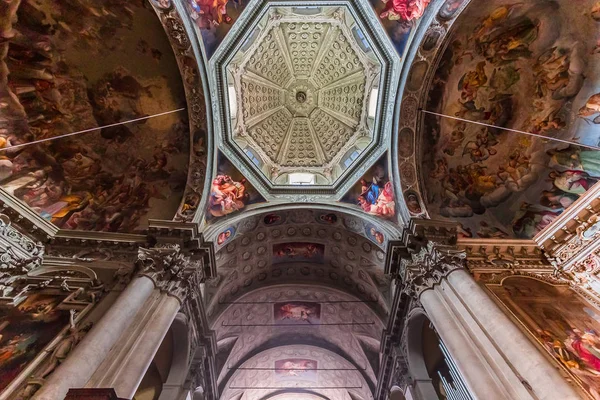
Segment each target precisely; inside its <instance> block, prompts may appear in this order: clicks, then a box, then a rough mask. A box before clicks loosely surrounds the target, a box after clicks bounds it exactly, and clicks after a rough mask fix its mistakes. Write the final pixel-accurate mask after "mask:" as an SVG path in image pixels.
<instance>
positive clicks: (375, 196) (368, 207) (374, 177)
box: [341, 154, 396, 242]
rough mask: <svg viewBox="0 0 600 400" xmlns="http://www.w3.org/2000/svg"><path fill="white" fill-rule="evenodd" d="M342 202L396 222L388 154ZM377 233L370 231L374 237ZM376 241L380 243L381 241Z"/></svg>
mask: <svg viewBox="0 0 600 400" xmlns="http://www.w3.org/2000/svg"><path fill="white" fill-rule="evenodd" d="M341 201H342V202H344V203H349V204H353V205H356V206H359V207H360V209H361V210H362V211H364V212H366V213H367V214H370V215H375V216H377V217H380V218H385V219H388V220H395V218H396V202H395V200H394V181H393V179H392V178H391V177H390V171H389V168H388V162H387V154H385V155H384V156H383V157H381V159H379V161H378V162H376V163H375V164H374V165H373V167H371V168H370V169H369V170H368V171H367V173H366V174H365V175H364V176H363V177H362V178H361V179H360V181H358V182H357V183H356V184H355V185H354V186H353V187H352V188H351V189H350V191H348V193H346V194H345V195H344V197H343V198H342V200H341ZM373 228H374V227H373ZM375 232H376V230H372V229H369V234H370V235H372V236H373V237H377V236H376V233H375ZM376 241H378V242H379V241H380V239H376Z"/></svg>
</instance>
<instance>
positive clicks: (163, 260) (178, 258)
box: [138, 244, 204, 303]
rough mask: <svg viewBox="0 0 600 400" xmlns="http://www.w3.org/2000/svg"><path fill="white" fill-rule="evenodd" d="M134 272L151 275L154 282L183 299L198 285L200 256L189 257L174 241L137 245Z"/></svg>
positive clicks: (202, 273)
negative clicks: (152, 245)
mask: <svg viewBox="0 0 600 400" xmlns="http://www.w3.org/2000/svg"><path fill="white" fill-rule="evenodd" d="M138 260H139V265H140V267H139V268H140V269H139V272H138V275H142V276H147V277H148V278H150V279H152V281H153V282H154V285H155V286H156V287H157V288H158V289H160V290H161V291H163V292H166V293H168V294H169V295H170V296H174V297H176V298H177V299H178V300H179V301H180V302H181V303H183V302H184V301H185V300H186V298H187V297H188V296H189V295H190V294H194V293H196V291H197V290H199V289H200V283H201V282H203V281H204V264H203V262H202V260H196V259H192V257H191V256H189V255H187V254H185V253H184V252H183V251H182V250H181V247H180V246H179V245H177V244H162V245H157V246H155V247H152V248H150V249H146V248H143V247H140V248H139V251H138Z"/></svg>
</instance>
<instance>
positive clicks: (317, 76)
mask: <svg viewBox="0 0 600 400" xmlns="http://www.w3.org/2000/svg"><path fill="white" fill-rule="evenodd" d="M274 12H275V13H283V12H284V10H280V9H277V10H274ZM277 15H281V17H280V18H273V19H271V20H270V21H269V22H270V23H269V24H268V26H267V27H265V28H264V33H261V34H260V38H258V39H256V41H255V43H254V44H253V45H252V46H251V48H250V49H249V50H248V51H247V52H245V53H242V52H240V53H241V54H237V55H236V56H235V57H234V60H233V61H232V62H231V63H229V64H228V67H227V69H228V72H229V73H230V74H231V79H230V80H229V82H228V85H229V86H230V87H231V86H233V88H234V90H235V93H236V103H237V104H239V109H238V110H237V113H236V114H235V115H232V119H233V120H234V121H233V123H234V124H235V125H234V138H233V139H234V141H235V142H236V143H237V144H238V145H239V146H240V147H242V148H244V147H249V148H251V149H252V150H255V151H256V152H257V153H258V154H259V155H260V156H261V159H262V160H264V161H265V164H267V165H266V167H267V168H268V169H269V171H270V172H271V179H276V178H277V177H279V176H280V175H281V174H283V173H285V172H297V171H311V172H312V171H314V172H317V173H320V174H323V177H324V178H326V179H327V181H328V182H331V180H333V178H335V176H334V175H332V174H334V169H335V166H336V165H337V164H339V163H340V161H341V157H343V156H344V154H345V153H346V152H348V150H349V149H351V148H354V147H355V146H356V143H357V141H358V140H359V139H362V140H361V142H362V143H361V144H360V146H361V147H362V145H363V144H365V145H368V144H369V143H371V141H372V135H373V134H372V130H371V129H370V128H369V126H368V118H369V101H370V97H371V96H375V97H376V96H377V91H376V89H377V86H378V77H379V73H380V72H381V65H380V64H379V63H378V62H377V60H376V59H373V58H369V57H368V56H367V55H366V53H365V51H364V50H363V49H361V48H360V47H359V45H358V43H357V42H356V39H355V38H354V37H353V36H352V31H351V29H350V28H349V27H348V26H345V25H344V24H342V23H341V21H340V19H341V15H340V13H339V12H338V14H335V13H334V14H333V15H328V14H324V15H323V17H320V18H315V17H314V16H312V17H311V18H310V19H307V18H306V16H302V15H297V14H292V13H289V14H288V13H286V14H277ZM363 46H364V45H363ZM373 89H375V92H373ZM231 101H232V100H231V99H230V102H231ZM230 112H231V111H230ZM371 118H372V117H371ZM361 151H362V150H361Z"/></svg>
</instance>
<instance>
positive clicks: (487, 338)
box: [401, 242, 580, 400]
mask: <svg viewBox="0 0 600 400" xmlns="http://www.w3.org/2000/svg"><path fill="white" fill-rule="evenodd" d="M465 259H466V256H465V254H464V252H461V251H457V250H456V249H454V248H452V247H451V246H444V245H440V244H436V243H434V242H429V243H427V246H426V247H423V248H422V249H421V251H420V252H419V253H415V254H412V255H411V259H410V260H407V259H405V260H403V261H402V266H401V273H402V274H403V275H404V276H403V282H404V287H403V290H404V291H405V292H406V293H407V294H409V295H411V296H413V297H414V298H416V299H418V300H420V302H421V304H422V306H423V308H424V309H425V311H426V313H427V316H428V317H429V319H430V320H431V322H432V324H433V325H434V327H435V329H436V332H437V333H438V335H439V336H440V338H441V340H442V342H443V343H444V344H445V346H446V348H447V349H448V352H449V353H450V355H451V357H452V361H453V362H454V364H455V365H456V367H457V369H458V371H459V372H460V375H461V378H462V380H463V381H464V383H465V385H466V387H467V388H468V389H469V391H470V392H471V393H472V394H473V395H474V396H475V397H476V398H478V399H479V398H480V399H507V400H508V399H510V400H513V399H515V400H516V399H528V400H529V399H531V400H533V399H536V400H552V399H556V400H559V399H560V400H571V399H573V400H575V399H579V398H580V396H578V395H577V393H576V391H575V389H574V388H573V387H571V386H570V385H569V384H568V382H566V380H565V379H564V378H563V377H562V376H561V375H560V374H559V373H558V371H557V369H556V367H554V366H553V365H552V363H551V361H550V360H549V359H548V358H546V357H544V355H543V354H542V353H541V352H540V351H539V350H538V349H537V348H536V347H535V346H534V345H533V343H531V342H530V341H529V339H528V338H527V337H526V336H525V334H524V333H523V332H522V331H521V330H520V329H519V328H518V327H517V326H516V325H515V324H514V323H513V322H512V321H511V320H510V319H509V318H508V317H507V316H506V315H505V314H504V313H503V312H502V311H501V310H500V309H499V308H498V306H497V305H496V304H495V303H494V302H493V300H492V299H491V298H490V297H489V296H488V294H487V293H486V292H485V291H484V290H483V289H482V288H481V287H480V286H479V285H478V284H477V283H476V282H475V281H474V279H473V278H472V277H471V275H470V274H469V273H468V272H467V271H466V269H465Z"/></svg>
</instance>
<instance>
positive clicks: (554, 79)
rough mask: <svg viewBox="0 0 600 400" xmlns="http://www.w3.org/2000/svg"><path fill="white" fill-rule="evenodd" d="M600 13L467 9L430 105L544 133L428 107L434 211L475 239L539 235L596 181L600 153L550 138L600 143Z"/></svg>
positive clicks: (590, 7)
mask: <svg viewBox="0 0 600 400" xmlns="http://www.w3.org/2000/svg"><path fill="white" fill-rule="evenodd" d="M456 5H457V7H458V6H460V5H459V4H458V2H456ZM597 9H598V2H597V0H582V1H580V2H578V4H577V7H572V4H571V3H568V2H558V1H552V0H534V1H527V2H512V3H507V2H503V1H500V0H492V1H487V2H484V3H481V2H473V3H472V4H471V5H470V6H469V7H467V9H466V11H464V12H463V13H462V14H461V15H460V16H459V18H458V20H457V22H456V25H457V26H458V27H459V28H458V29H457V30H456V31H455V33H453V34H452V36H451V37H450V38H447V40H448V41H449V43H451V44H450V46H448V48H447V52H446V54H445V56H444V57H442V59H441V60H442V61H441V64H440V65H439V66H438V70H437V72H436V76H435V79H434V85H433V87H432V88H431V90H430V91H429V93H430V101H429V103H428V104H427V106H426V108H427V109H428V110H431V111H436V112H439V113H442V114H446V115H450V116H452V117H455V116H456V117H460V118H464V119H467V120H472V121H477V122H481V123H485V124H490V125H495V126H500V127H506V128H511V129H517V130H521V131H525V132H530V133H534V134H536V135H538V136H536V137H533V136H528V135H524V134H519V133H514V132H508V131H505V130H500V129H496V128H486V127H482V126H478V125H475V124H469V123H465V122H462V121H457V120H453V119H450V118H438V117H433V116H430V115H428V116H427V118H426V119H425V128H424V129H425V133H424V135H423V137H424V142H423V143H422V145H421V148H422V149H423V154H422V157H423V161H424V164H425V166H424V168H423V175H422V178H423V179H424V180H426V181H427V182H428V183H427V185H426V191H427V204H428V205H427V210H428V212H429V214H430V215H431V216H432V217H436V216H438V217H439V216H441V217H447V218H451V219H455V220H458V221H459V222H460V223H462V224H463V228H465V230H467V229H468V230H470V231H471V232H472V233H473V234H477V236H478V237H507V236H509V237H518V238H524V239H527V238H532V237H533V236H534V235H536V234H537V233H539V232H540V231H541V230H542V229H543V228H544V227H546V226H548V224H550V223H551V222H552V220H554V219H555V218H556V217H557V216H558V215H559V214H560V213H561V212H563V210H565V209H566V208H567V207H569V205H571V204H572V203H573V202H574V201H576V200H577V199H578V198H579V196H581V195H582V194H583V193H585V192H586V190H588V189H589V188H590V187H591V186H593V185H594V184H596V183H597V182H598V180H599V179H600V152H598V151H595V150H592V149H589V148H585V147H580V146H576V145H569V144H565V143H561V142H557V141H553V140H551V139H550V138H557V139H563V140H570V141H575V142H578V143H582V144H585V145H592V146H598V143H599V140H600V118H599V117H598V116H599V115H600V51H598V50H599V49H600V47H598V43H599V42H598V40H599V39H600V18H598V14H597V11H596V13H595V12H594V10H597ZM472 22H473V23H472Z"/></svg>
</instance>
